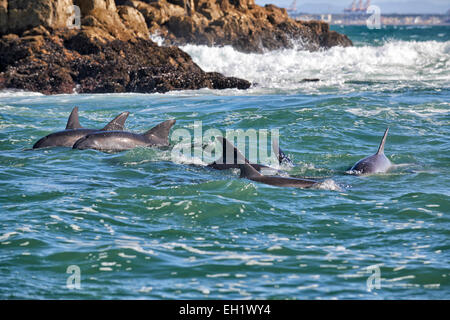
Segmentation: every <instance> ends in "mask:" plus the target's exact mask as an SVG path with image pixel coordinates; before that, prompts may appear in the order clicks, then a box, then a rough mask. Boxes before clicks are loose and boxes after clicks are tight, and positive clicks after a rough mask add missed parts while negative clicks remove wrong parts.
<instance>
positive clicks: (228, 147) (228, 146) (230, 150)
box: [216, 136, 250, 164]
mask: <svg viewBox="0 0 450 320" xmlns="http://www.w3.org/2000/svg"><path fill="white" fill-rule="evenodd" d="M216 139H217V140H219V141H220V143H222V158H221V159H220V161H222V163H224V164H231V163H228V162H229V161H228V162H227V160H229V158H228V157H227V154H233V164H244V163H250V161H248V160H247V158H246V157H245V156H244V155H243V154H242V153H241V152H240V151H239V150H238V149H237V148H236V147H235V146H234V145H233V144H232V143H231V142H230V141H228V140H227V139H226V138H224V137H222V136H218V137H216ZM216 162H218V161H216Z"/></svg>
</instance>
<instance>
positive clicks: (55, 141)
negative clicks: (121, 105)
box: [33, 107, 130, 149]
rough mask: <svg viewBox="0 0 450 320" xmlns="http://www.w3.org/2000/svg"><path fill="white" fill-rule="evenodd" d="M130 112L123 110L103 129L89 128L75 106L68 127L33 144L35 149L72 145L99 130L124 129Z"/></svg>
mask: <svg viewBox="0 0 450 320" xmlns="http://www.w3.org/2000/svg"><path fill="white" fill-rule="evenodd" d="M129 114H130V113H129V112H122V113H121V114H120V115H118V116H117V117H115V118H114V119H113V120H112V121H111V122H110V123H108V124H107V125H106V126H105V127H104V128H103V129H87V128H83V127H82V126H81V125H80V121H79V120H78V107H75V108H73V110H72V112H71V113H70V116H69V119H68V120H67V125H66V129H65V130H63V131H58V132H53V133H51V134H49V135H47V136H45V137H43V138H41V139H39V140H38V141H37V142H36V143H35V144H34V145H33V149H38V148H46V147H72V146H73V145H74V143H75V142H76V141H77V140H78V139H80V138H83V137H84V136H86V135H88V134H90V133H93V132H96V131H99V130H102V131H107V130H123V126H124V124H125V121H126V120H127V117H128V115H129Z"/></svg>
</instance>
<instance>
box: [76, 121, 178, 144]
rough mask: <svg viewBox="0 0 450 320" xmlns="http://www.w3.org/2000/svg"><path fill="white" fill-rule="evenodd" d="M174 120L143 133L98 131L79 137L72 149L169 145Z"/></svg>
mask: <svg viewBox="0 0 450 320" xmlns="http://www.w3.org/2000/svg"><path fill="white" fill-rule="evenodd" d="M175 122H176V121H175V120H167V121H164V122H162V123H160V124H158V125H157V126H156V127H154V128H152V129H150V130H148V131H147V132H145V133H143V134H138V133H133V132H128V131H117V130H113V131H101V132H100V131H98V132H94V133H90V134H88V135H86V136H85V137H82V138H81V139H79V140H78V141H77V142H75V144H74V145H73V149H81V150H83V149H95V150H100V151H109V152H117V151H125V150H130V149H133V148H136V147H164V146H168V145H169V131H170V128H172V126H173V125H174V124H175Z"/></svg>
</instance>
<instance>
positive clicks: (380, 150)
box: [377, 127, 389, 154]
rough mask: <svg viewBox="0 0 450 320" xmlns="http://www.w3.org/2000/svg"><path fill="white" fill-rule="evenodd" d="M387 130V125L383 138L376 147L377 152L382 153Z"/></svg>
mask: <svg viewBox="0 0 450 320" xmlns="http://www.w3.org/2000/svg"><path fill="white" fill-rule="evenodd" d="M388 132H389V127H388V128H387V129H386V131H385V132H384V136H383V139H382V140H381V143H380V146H379V147H378V151H377V154H384V144H385V143H386V138H387V135H388Z"/></svg>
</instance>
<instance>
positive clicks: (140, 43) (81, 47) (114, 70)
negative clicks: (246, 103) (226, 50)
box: [0, 29, 250, 94]
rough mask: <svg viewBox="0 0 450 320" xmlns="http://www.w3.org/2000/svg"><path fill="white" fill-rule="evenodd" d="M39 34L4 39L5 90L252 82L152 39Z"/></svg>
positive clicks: (0, 83)
mask: <svg viewBox="0 0 450 320" xmlns="http://www.w3.org/2000/svg"><path fill="white" fill-rule="evenodd" d="M90 31H92V30H90ZM34 33H35V34H34V35H28V36H22V37H17V36H9V35H7V36H3V37H2V38H0V61H1V62H0V89H5V88H15V89H23V90H27V91H37V92H42V93H44V94H55V93H73V92H79V93H108V92H142V93H146V92H167V91H169V90H183V89H199V88H211V89H225V88H240V89H246V88H248V87H249V86H250V83H249V82H248V81H245V80H242V79H237V78H233V77H225V76H223V75H221V74H218V73H206V72H204V71H203V70H202V69H200V67H198V66H197V65H196V64H195V63H194V62H193V61H192V59H191V57H190V56H189V55H188V54H187V53H185V52H183V51H181V50H180V49H178V48H176V47H160V46H158V45H156V44H155V43H154V42H152V41H151V40H147V39H142V38H136V39H134V40H129V41H123V40H118V39H116V40H112V41H105V40H104V39H102V40H100V39H98V38H97V37H93V36H92V34H91V33H89V32H83V31H82V32H77V31H70V32H63V33H52V34H50V33H49V32H48V31H47V32H44V30H43V29H41V30H39V29H36V30H35V31H34ZM38 33H42V34H38Z"/></svg>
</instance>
